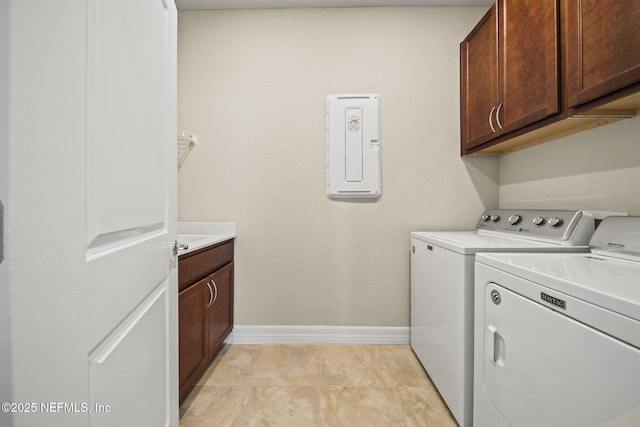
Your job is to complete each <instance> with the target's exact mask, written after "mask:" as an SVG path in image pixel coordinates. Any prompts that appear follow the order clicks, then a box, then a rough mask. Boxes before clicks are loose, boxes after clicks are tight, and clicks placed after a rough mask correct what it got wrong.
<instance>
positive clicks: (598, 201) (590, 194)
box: [500, 117, 640, 215]
mask: <svg viewBox="0 0 640 427" xmlns="http://www.w3.org/2000/svg"><path fill="white" fill-rule="evenodd" d="M500 207H501V208H513V207H530V208H535V207H539V208H556V209H596V210H617V211H624V212H629V213H630V214H632V215H640V117H634V118H631V119H627V120H622V121H620V122H617V123H613V124H610V125H607V126H603V127H600V128H597V129H593V130H590V131H586V132H582V133H579V134H576V135H572V136H569V137H565V138H562V139H558V140H555V141H553V142H548V143H546V144H542V145H539V146H536V147H532V148H528V149H526V150H522V151H518V152H515V153H512V154H509V155H506V156H502V157H501V158H500Z"/></svg>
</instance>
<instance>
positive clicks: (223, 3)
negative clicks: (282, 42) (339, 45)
mask: <svg viewBox="0 0 640 427" xmlns="http://www.w3.org/2000/svg"><path fill="white" fill-rule="evenodd" d="M493 2H494V0H176V5H177V6H178V9H180V10H188V9H284V8H302V7H374V6H377V7H382V6H491V5H492V4H493Z"/></svg>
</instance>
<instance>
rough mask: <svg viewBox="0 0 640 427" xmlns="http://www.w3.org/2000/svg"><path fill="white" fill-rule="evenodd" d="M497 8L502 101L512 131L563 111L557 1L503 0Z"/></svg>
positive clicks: (504, 125)
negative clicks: (561, 105)
mask: <svg viewBox="0 0 640 427" xmlns="http://www.w3.org/2000/svg"><path fill="white" fill-rule="evenodd" d="M498 4H501V5H502V8H499V9H498V12H499V15H500V17H501V19H500V28H499V29H498V33H499V34H500V37H499V42H500V44H499V52H500V53H501V55H500V63H499V71H500V79H501V87H500V102H501V103H502V104H503V105H502V108H501V109H500V114H498V116H497V117H498V118H499V119H500V120H501V121H502V133H508V132H511V131H513V130H516V129H519V128H522V127H524V126H526V125H529V124H531V123H534V122H537V121H538V120H542V119H544V118H545V117H548V116H550V115H552V114H556V113H558V112H559V111H560V94H559V89H558V82H559V46H558V31H559V18H558V3H557V1H556V0H503V1H502V2H501V3H498Z"/></svg>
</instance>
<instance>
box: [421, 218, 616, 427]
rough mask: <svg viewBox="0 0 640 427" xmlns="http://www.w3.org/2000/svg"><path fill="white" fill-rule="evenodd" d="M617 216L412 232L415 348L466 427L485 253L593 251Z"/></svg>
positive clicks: (491, 221)
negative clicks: (478, 260)
mask: <svg viewBox="0 0 640 427" xmlns="http://www.w3.org/2000/svg"><path fill="white" fill-rule="evenodd" d="M608 215H626V214H621V213H614V212H588V211H566V210H487V211H485V212H484V213H483V214H482V216H481V217H480V219H479V221H478V223H477V227H476V228H477V229H476V230H475V231H431V232H412V233H411V328H410V329H411V348H412V349H413V351H414V352H415V354H416V355H417V357H418V359H419V360H420V362H421V363H422V365H423V366H424V368H425V370H426V371H427V373H428V374H429V376H430V378H431V380H432V381H433V383H434V385H435V386H436V387H437V389H438V392H439V393H440V395H441V396H442V398H443V399H444V401H445V402H446V404H447V406H448V407H449V410H450V411H451V413H452V414H453V416H454V417H455V419H456V421H457V422H458V424H459V425H460V426H462V427H468V426H471V425H472V419H473V416H472V407H473V405H472V404H473V397H472V396H473V318H474V317H473V280H474V260H475V254H476V253H477V252H544V253H550V252H588V251H589V246H588V243H589V239H590V238H591V236H592V234H593V232H594V230H595V228H596V225H597V222H599V220H600V219H601V218H603V217H605V216H608Z"/></svg>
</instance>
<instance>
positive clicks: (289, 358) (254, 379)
mask: <svg viewBox="0 0 640 427" xmlns="http://www.w3.org/2000/svg"><path fill="white" fill-rule="evenodd" d="M180 416H181V418H180V426H181V427H195V426H198V427H201V426H215V427H226V426H233V427H236V426H273V427H289V426H291V427H306V426H311V427H325V426H331V427H339V426H345V427H358V426H363V427H365V426H366V427H376V426H380V427H391V426H398V427H400V426H402V427H417V426H425V427H427V426H428V427H455V426H457V424H456V423H455V422H454V421H453V418H452V417H451V415H450V413H449V411H448V410H447V408H446V406H445V405H444V403H443V402H442V400H441V398H440V395H439V394H438V392H437V391H436V390H435V388H434V386H433V384H432V383H431V381H430V380H429V377H428V376H427V375H426V374H425V372H424V370H423V369H422V366H421V365H420V363H419V362H418V359H417V358H416V357H415V355H414V354H413V352H412V351H411V348H410V347H409V346H401V345H379V346H376V345H280V344H278V345H271V344H269V345H239V344H233V345H226V346H225V347H224V348H223V349H222V351H221V352H220V354H219V355H218V356H217V358H216V360H215V361H214V362H213V364H212V365H211V367H210V368H209V370H208V371H207V372H206V373H205V375H204V376H203V377H202V379H201V380H200V382H199V385H198V386H196V388H195V389H194V391H193V392H191V394H190V395H189V396H188V397H187V399H186V400H185V402H184V403H183V404H182V406H181V407H180Z"/></svg>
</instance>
